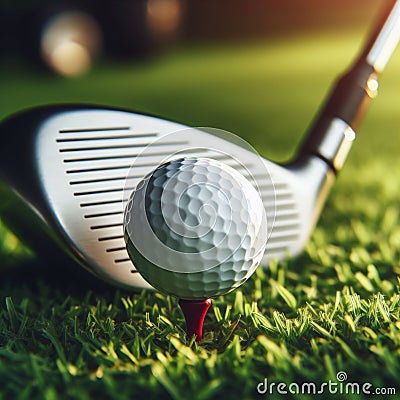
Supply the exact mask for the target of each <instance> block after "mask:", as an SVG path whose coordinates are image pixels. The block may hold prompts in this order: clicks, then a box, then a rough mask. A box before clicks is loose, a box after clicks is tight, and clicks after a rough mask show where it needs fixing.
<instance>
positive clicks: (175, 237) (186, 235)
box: [124, 158, 267, 300]
mask: <svg viewBox="0 0 400 400" xmlns="http://www.w3.org/2000/svg"><path fill="white" fill-rule="evenodd" d="M266 225H267V224H266V213H265V210H264V206H263V203H262V200H261V198H260V195H259V194H258V192H257V190H256V189H255V188H254V187H253V186H252V184H251V183H250V182H249V181H248V180H247V179H246V178H245V177H244V176H243V175H241V174H240V173H239V172H237V171H236V170H235V169H233V168H231V167H229V166H227V165H225V164H223V163H221V162H219V161H215V160H211V159H206V158H180V159H177V160H173V161H169V162H167V163H165V164H162V165H160V166H159V167H158V168H157V169H155V170H154V171H153V172H152V173H150V174H148V175H147V176H146V177H145V178H144V179H143V180H142V181H141V182H140V183H139V184H138V185H137V188H136V190H135V191H134V192H133V193H132V194H131V196H130V199H129V202H128V204H127V207H126V210H125V216H124V231H125V241H126V243H127V250H128V253H129V256H130V257H131V259H132V261H133V263H134V265H135V267H136V268H137V269H138V271H139V272H140V273H141V275H142V276H143V278H144V279H146V280H147V281H148V282H149V283H150V284H151V285H152V286H153V287H155V288H156V289H158V290H160V291H161V292H164V293H167V294H171V295H175V296H177V297H179V298H181V299H187V300H191V299H204V298H209V297H213V296H218V295H222V294H225V293H227V292H230V291H232V290H233V289H235V288H237V287H238V286H240V285H241V284H242V283H244V282H245V281H246V280H247V279H248V278H249V277H250V276H251V275H252V274H253V272H254V271H255V270H256V268H257V266H258V264H259V262H260V260H261V258H262V256H263V254H264V251H265V246H266V242H267V228H266Z"/></svg>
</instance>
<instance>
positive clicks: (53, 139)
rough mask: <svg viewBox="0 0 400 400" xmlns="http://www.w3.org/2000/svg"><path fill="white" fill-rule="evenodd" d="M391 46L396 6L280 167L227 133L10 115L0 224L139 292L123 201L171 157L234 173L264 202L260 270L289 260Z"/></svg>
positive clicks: (129, 117) (61, 113) (5, 127)
mask: <svg viewBox="0 0 400 400" xmlns="http://www.w3.org/2000/svg"><path fill="white" fill-rule="evenodd" d="M399 40H400V1H390V2H388V3H387V8H386V9H385V12H384V13H383V16H382V18H381V20H379V22H378V24H377V25H376V29H375V30H374V31H373V33H372V35H371V37H370V39H369V40H368V41H367V45H366V46H365V48H364V50H363V51H362V52H361V55H360V57H359V58H358V59H357V60H356V62H355V63H354V64H353V66H352V67H351V68H350V70H349V71H348V72H347V73H345V74H344V75H343V76H341V77H340V79H339V80H338V81H337V83H336V85H335V86H334V88H333V90H332V92H331V94H330V95H329V96H328V98H327V101H326V103H325V104H324V106H323V107H322V108H321V111H320V113H319V115H318V116H317V118H316V119H315V122H314V123H313V124H312V126H311V129H310V130H309V132H308V134H307V136H306V138H305V141H304V143H303V145H302V147H301V148H300V151H299V153H298V156H297V157H296V158H295V160H294V161H293V162H292V163H290V164H288V165H278V164H275V163H273V162H271V161H268V160H265V159H261V158H260V157H259V156H258V155H257V154H256V153H254V152H253V151H251V149H249V147H247V146H242V145H240V144H243V143H239V144H238V143H237V141H236V140H233V141H231V140H230V139H231V138H232V136H231V137H228V138H227V137H224V135H219V134H218V132H213V133H215V134H210V133H207V132H205V131H204V130H202V129H193V128H189V127H186V126H184V125H181V124H178V123H175V122H171V121H167V120H163V119H160V118H156V117H152V116H148V115H142V114H138V113H133V112H128V111H123V110H115V109H109V108H102V107H89V106H51V107H43V108H37V109H32V110H28V111H25V112H22V113H20V114H16V115H15V116H13V117H10V118H8V119H7V120H6V121H4V122H3V123H2V124H1V125H0V136H1V137H2V139H3V143H2V148H1V150H0V195H1V198H2V202H1V209H0V213H1V216H2V219H3V220H4V221H5V222H6V224H7V225H8V226H9V227H10V228H11V229H12V230H14V231H15V232H16V233H17V234H19V235H20V236H21V237H22V238H23V239H24V240H25V241H26V242H27V243H31V244H32V246H33V247H34V248H37V249H39V252H40V253H44V254H47V253H48V252H50V251H52V250H51V246H50V245H49V244H48V241H45V240H44V239H43V237H51V238H53V239H54V242H56V243H58V245H59V247H60V248H63V249H64V250H65V251H66V252H67V253H68V254H70V255H71V256H72V257H74V258H75V259H76V260H77V261H78V262H79V263H80V264H82V265H83V266H84V267H86V268H87V269H89V270H90V271H91V272H93V273H94V274H96V275H98V276H100V277H101V278H103V279H105V280H106V281H109V282H111V283H115V284H118V285H122V286H125V287H128V288H132V287H149V285H148V284H147V283H146V282H145V281H144V280H143V279H142V278H141V276H140V275H139V274H138V272H137V271H136V269H135V267H134V266H133V264H132V262H131V261H130V259H129V257H128V254H127V251H126V248H125V242H124V237H123V236H124V233H123V214H124V205H125V202H126V201H127V197H126V195H127V194H129V191H132V190H134V188H135V185H136V184H137V183H138V182H139V181H140V180H141V179H142V178H143V177H144V176H145V175H146V174H147V173H148V172H150V171H152V170H153V169H154V168H156V167H157V166H158V165H159V164H160V163H161V162H163V161H167V160H168V159H170V157H174V156H177V157H182V155H188V156H195V157H207V158H216V159H219V160H220V161H223V162H226V163H227V164H229V165H231V166H233V167H235V168H237V169H240V171H241V172H242V174H243V175H244V176H245V177H247V178H249V179H250V181H251V182H252V183H253V184H254V186H255V187H256V189H257V190H258V191H259V193H260V195H261V197H262V199H263V203H264V206H265V209H266V213H267V224H268V233H269V237H268V243H267V248H266V253H265V256H264V259H263V261H262V264H263V265H265V266H267V265H268V262H269V260H270V259H272V258H274V259H277V260H281V259H283V258H285V257H286V256H289V255H290V256H295V255H297V254H298V253H299V252H301V251H302V249H303V248H304V245H305V243H306V242H307V240H308V238H309V236H310V234H311V233H312V230H313V228H314V226H315V224H316V222H317V219H318V217H319V214H320V212H321V210H322V207H323V204H324V202H325V200H326V198H327V195H328V193H329V190H330V188H331V186H332V184H333V182H334V179H335V175H336V173H337V172H338V171H339V170H340V169H341V168H342V166H343V164H344V161H345V160H346V157H347V155H348V152H349V150H350V148H351V145H352V143H353V140H354V138H355V131H356V129H357V128H358V126H359V124H360V122H361V120H362V117H363V116H364V114H365V112H366V109H367V107H366V106H367V105H368V103H369V102H370V101H371V100H372V99H373V98H374V97H375V96H376V94H377V88H378V81H377V77H378V73H379V72H382V71H383V69H384V67H385V65H386V63H387V61H388V60H389V58H390V56H391V54H392V53H393V51H394V50H395V48H396V46H397V44H398V42H399ZM132 165H133V167H132ZM131 167H132V168H131Z"/></svg>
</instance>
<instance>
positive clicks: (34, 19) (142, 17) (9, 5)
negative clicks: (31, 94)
mask: <svg viewBox="0 0 400 400" xmlns="http://www.w3.org/2000/svg"><path fill="white" fill-rule="evenodd" d="M377 3H379V2H376V1H375V0H353V1H351V2H349V1H347V0H335V1H332V0H307V1H303V0H292V1H290V2H288V1H281V0H186V1H185V0H114V1H106V0H97V1H96V0H81V1H78V0H63V1H55V0H2V1H1V4H0V36H1V37H0V57H9V56H10V55H11V56H13V57H25V58H26V59H28V60H30V61H32V62H33V63H35V64H36V65H42V66H43V65H44V66H46V67H47V68H50V69H51V70H53V71H54V72H56V73H59V74H61V75H66V76H76V75H80V74H82V73H85V72H87V71H88V70H89V69H90V68H91V66H92V65H93V62H95V60H96V59H97V58H98V56H99V55H100V54H102V56H103V57H113V58H124V59H132V60H133V59H139V58H143V57H147V56H149V55H154V54H157V53H158V52H159V51H160V50H166V49H168V48H170V46H172V45H173V44H174V43H176V42H177V41H178V39H179V40H182V41H184V42H186V43H187V42H189V43H190V42H199V41H202V42H210V41H227V40H228V41H232V40H241V41H243V40H254V39H255V38H262V37H265V36H267V35H269V36H271V35H288V34H293V33H295V34H298V33H299V32H300V31H312V30H314V29H321V28H325V29H330V28H331V29H333V28H338V27H340V26H342V27H343V26H344V25H347V26H352V25H357V23H358V21H363V20H365V17H366V16H367V15H368V16H370V15H372V14H373V13H374V11H375V8H376V7H377V6H378V5H379V4H377Z"/></svg>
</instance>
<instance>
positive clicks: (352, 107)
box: [300, 62, 378, 172]
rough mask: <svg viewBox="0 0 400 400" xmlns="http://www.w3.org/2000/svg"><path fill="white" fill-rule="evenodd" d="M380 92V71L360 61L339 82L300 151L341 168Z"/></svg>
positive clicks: (334, 167)
mask: <svg viewBox="0 0 400 400" xmlns="http://www.w3.org/2000/svg"><path fill="white" fill-rule="evenodd" d="M377 92H378V75H377V73H376V71H375V70H374V68H373V67H372V66H370V65H368V64H366V63H365V62H359V63H357V64H356V65H355V66H354V67H353V68H351V69H350V71H349V72H347V73H346V74H344V75H343V76H342V77H341V78H340V79H339V80H338V81H337V83H336V85H335V86H334V88H333V91H332V92H331V95H330V96H329V97H328V100H327V102H326V103H325V105H324V106H323V108H322V110H321V112H320V113H319V116H318V117H317V119H316V121H315V122H314V124H313V125H312V127H311V129H310V131H309V134H308V135H307V138H306V140H305V142H304V143H303V146H302V148H301V151H300V154H301V155H302V156H304V155H310V154H312V155H316V156H318V157H320V158H322V159H323V160H325V161H326V162H327V163H328V164H329V165H330V166H331V168H332V169H333V170H334V171H335V172H337V171H339V170H340V169H341V168H342V166H343V164H344V161H345V160H346V158H347V155H348V152H349V150H350V148H351V145H352V142H353V140H354V138H355V132H356V130H357V129H358V127H359V125H360V123H361V121H362V119H363V117H364V115H365V112H366V110H367V108H368V105H369V103H370V101H371V100H372V99H373V98H374V97H376V95H377Z"/></svg>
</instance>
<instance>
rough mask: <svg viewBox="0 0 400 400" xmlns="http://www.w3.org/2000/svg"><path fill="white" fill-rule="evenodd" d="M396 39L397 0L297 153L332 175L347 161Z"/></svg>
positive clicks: (399, 0)
mask: <svg viewBox="0 0 400 400" xmlns="http://www.w3.org/2000/svg"><path fill="white" fill-rule="evenodd" d="M399 40H400V0H396V1H389V2H388V4H387V8H386V9H385V11H384V13H383V14H382V17H381V18H380V19H379V21H378V23H377V24H376V28H375V29H374V30H373V32H372V34H371V36H370V39H369V40H368V41H367V44H366V46H365V47H364V50H363V51H362V52H361V54H360V56H359V57H358V59H357V60H356V62H355V63H354V64H353V65H352V67H351V68H350V69H349V70H348V71H347V72H345V73H344V74H343V75H342V76H341V77H340V78H339V79H338V81H337V82H336V85H335V86H334V87H333V90H332V91H331V93H330V95H329V96H328V99H327V101H326V102H325V104H324V106H323V107H322V110H321V111H320V113H319V115H318V116H317V119H316V120H315V122H314V123H313V125H312V126H311V129H310V131H309V133H308V135H307V137H306V140H305V141H304V143H303V146H302V148H301V150H300V158H301V157H304V156H309V155H316V156H318V157H320V158H322V159H323V160H325V161H326V162H327V163H328V164H329V165H330V166H331V168H332V169H333V170H334V171H335V172H336V171H338V170H340V169H341V168H342V166H343V164H344V162H345V160H346V158H347V155H348V152H349V150H350V148H351V145H352V142H353V140H354V138H355V132H356V130H357V129H358V127H359V126H360V123H361V121H362V119H363V117H364V115H365V113H366V111H367V108H368V105H369V103H370V102H371V100H372V99H374V98H375V97H376V95H377V93H378V73H380V72H382V71H383V69H384V68H385V66H386V64H387V62H388V60H389V58H390V57H391V55H392V54H393V52H394V50H395V48H396V47H397V44H398V42H399Z"/></svg>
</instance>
